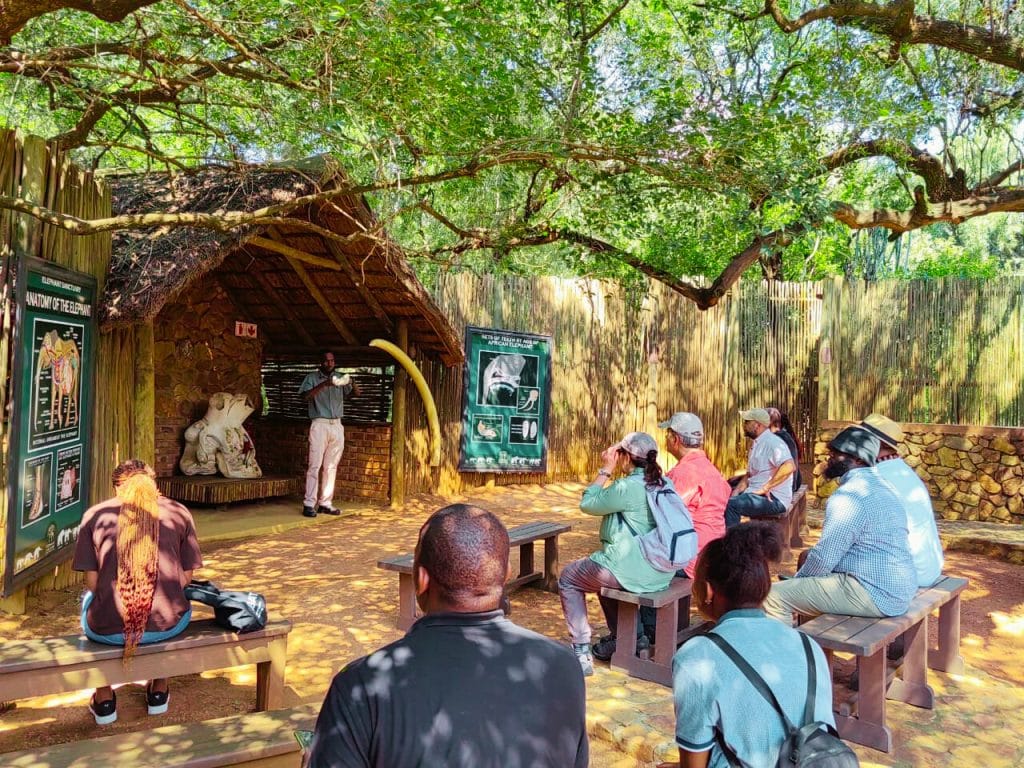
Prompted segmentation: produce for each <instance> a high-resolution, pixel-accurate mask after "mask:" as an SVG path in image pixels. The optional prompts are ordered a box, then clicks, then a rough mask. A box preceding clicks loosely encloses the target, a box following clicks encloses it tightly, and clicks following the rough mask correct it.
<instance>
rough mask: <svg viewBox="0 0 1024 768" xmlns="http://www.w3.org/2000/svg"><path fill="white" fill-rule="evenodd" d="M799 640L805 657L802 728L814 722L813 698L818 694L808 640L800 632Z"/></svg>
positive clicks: (815, 673) (811, 652)
mask: <svg viewBox="0 0 1024 768" xmlns="http://www.w3.org/2000/svg"><path fill="white" fill-rule="evenodd" d="M800 640H801V641H802V642H803V644H804V653H805V654H806V655H807V703H806V704H805V705H804V721H803V722H802V723H800V725H801V726H804V725H807V724H808V723H813V722H814V697H815V696H816V695H817V693H818V679H817V678H818V675H817V670H816V669H815V665H814V651H813V650H812V649H811V641H810V639H809V638H808V637H807V635H805V634H804V633H803V632H801V633H800Z"/></svg>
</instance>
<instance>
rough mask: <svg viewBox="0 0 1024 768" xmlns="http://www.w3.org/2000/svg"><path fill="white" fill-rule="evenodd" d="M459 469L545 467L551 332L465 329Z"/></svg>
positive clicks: (535, 469)
mask: <svg viewBox="0 0 1024 768" xmlns="http://www.w3.org/2000/svg"><path fill="white" fill-rule="evenodd" d="M463 382H464V387H465V389H464V392H463V402H462V443H461V450H460V452H459V470H460V471H463V472H545V471H547V434H548V415H549V412H550V397H551V337H550V336H541V335H537V334H533V333H517V332H515V331H503V330H498V329H493V328H475V327H472V326H468V327H467V328H466V368H465V372H464V376H463Z"/></svg>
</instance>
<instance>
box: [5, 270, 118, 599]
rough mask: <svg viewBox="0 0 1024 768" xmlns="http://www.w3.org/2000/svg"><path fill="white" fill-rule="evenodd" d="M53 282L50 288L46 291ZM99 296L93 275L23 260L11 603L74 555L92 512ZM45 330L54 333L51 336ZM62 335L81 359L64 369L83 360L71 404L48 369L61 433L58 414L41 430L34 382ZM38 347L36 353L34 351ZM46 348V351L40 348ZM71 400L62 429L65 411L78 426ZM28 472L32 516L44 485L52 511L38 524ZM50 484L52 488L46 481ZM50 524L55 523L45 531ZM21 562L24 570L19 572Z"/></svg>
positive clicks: (11, 468)
mask: <svg viewBox="0 0 1024 768" xmlns="http://www.w3.org/2000/svg"><path fill="white" fill-rule="evenodd" d="M30 276H31V278H32V280H33V281H38V282H39V283H41V284H43V287H36V288H34V290H33V299H34V300H35V301H38V300H39V298H40V297H42V299H43V300H42V302H41V303H38V304H37V305H35V306H29V304H28V294H29V282H30ZM47 283H49V287H46V284H47ZM96 294H97V282H96V279H95V278H94V277H93V276H92V275H87V274H83V273H81V272H74V271H72V270H69V269H65V268H63V267H60V266H58V265H56V264H53V263H52V262H48V261H44V260H42V259H36V258H30V257H23V258H21V259H19V263H18V273H17V294H16V297H15V306H14V323H13V328H14V332H13V334H12V339H11V343H12V344H13V345H14V346H13V365H12V367H11V401H10V402H11V405H12V408H11V416H10V421H9V422H8V424H9V427H10V431H9V440H10V442H9V443H8V467H7V472H8V474H7V491H8V493H7V496H8V505H7V531H6V536H7V548H6V557H5V558H4V562H3V564H2V567H3V596H4V597H6V596H8V595H10V594H11V593H13V592H14V591H16V590H17V589H19V588H20V587H22V586H24V585H26V584H29V583H31V582H33V581H35V580H36V579H38V578H39V576H40V575H42V574H43V573H44V572H45V571H47V570H48V569H50V568H52V567H53V566H54V565H56V564H58V563H60V562H63V561H64V560H66V559H68V557H70V556H71V554H72V551H73V548H74V544H75V539H76V537H77V523H76V521H77V522H81V519H82V514H83V513H84V512H85V510H86V508H87V507H88V502H89V497H90V491H91V488H90V472H91V469H92V455H91V447H92V428H93V423H92V422H93V416H94V408H93V407H94V402H95V392H96V381H95V369H96V349H97V345H98V342H99V338H98V328H97V324H96V308H97V307H96V302H97V295H96ZM46 297H50V298H49V299H47V298H46ZM79 299H81V300H79ZM70 307H74V308H78V309H80V310H81V308H84V307H88V310H87V314H84V315H83V314H81V313H80V312H75V311H70V310H69V308H70ZM37 325H38V326H39V327H38V328H37ZM58 329H62V330H61V331H58ZM44 330H47V332H46V333H43V331H44ZM40 333H43V338H42V340H40V338H37V337H38V336H39V334H40ZM54 333H56V335H55V336H52V339H53V340H56V341H57V342H58V343H60V342H64V344H65V345H66V344H67V342H69V341H70V342H71V347H72V348H73V349H74V353H73V354H69V355H67V358H68V359H67V360H65V361H64V362H63V364H64V365H72V359H73V358H77V369H76V370H77V380H76V381H74V383H73V384H72V386H71V390H72V392H73V397H70V398H69V396H68V395H66V394H65V395H61V394H60V393H59V392H57V394H56V395H55V391H56V387H57V386H58V384H57V383H56V381H57V380H56V378H55V377H56V376H57V370H58V369H57V368H55V367H50V368H49V370H48V374H49V388H48V389H47V390H46V392H47V394H48V397H49V400H50V405H51V409H52V408H53V399H54V397H56V398H57V406H56V411H57V417H56V419H57V423H58V427H57V428H56V429H54V427H53V416H52V410H51V417H50V424H49V426H48V427H41V426H40V424H41V422H42V421H45V420H46V414H45V413H44V414H43V415H42V416H41V417H40V415H39V412H38V408H37V406H39V404H40V402H41V397H40V391H42V385H41V384H40V382H39V381H35V379H34V377H32V375H31V374H32V370H33V369H35V368H37V367H38V362H37V356H38V357H40V358H41V354H42V353H41V351H40V350H41V349H42V346H45V345H46V343H47V337H50V336H51V335H52V334H54ZM76 334H77V335H76ZM30 345H32V347H33V349H31V350H29V346H30ZM40 345H42V346H41V347H40V350H37V349H35V347H36V346H40ZM47 349H49V347H47ZM65 350H66V347H65ZM72 367H74V366H72ZM27 379H28V382H27V381H26V380H27ZM33 383H34V384H35V387H34V388H33ZM26 384H27V386H26ZM69 400H70V401H73V403H74V411H75V421H74V428H71V427H69V426H68V425H67V424H64V425H61V424H60V419H61V416H60V414H61V413H62V412H64V413H65V415H64V418H65V419H70V413H71V410H72V405H71V402H69ZM47 432H49V433H50V434H47ZM44 467H46V472H45V473H44V472H43V468H44ZM62 467H63V468H64V470H65V472H64V473H63V474H62V475H61V477H62V480H61V481H60V482H61V491H60V492H58V490H57V486H58V482H59V481H58V475H59V474H61V472H60V470H61V468H62ZM28 469H35V470H36V473H35V476H34V482H33V484H32V489H31V494H32V495H31V498H32V500H33V501H32V505H31V506H32V507H33V510H32V513H34V508H35V505H36V500H38V499H40V486H42V487H43V488H44V489H45V495H46V499H45V502H44V501H40V502H39V504H40V508H41V509H42V505H43V504H44V503H45V504H46V505H47V506H46V507H45V510H46V514H45V515H42V516H41V517H40V519H39V520H37V521H34V520H32V518H31V514H30V516H29V517H28V518H27V519H23V518H24V517H25V516H24V514H23V513H24V512H25V508H26V505H27V504H28V499H29V498H30V495H29V493H30V492H29V488H28V486H29V483H28V481H27V480H26V477H27V475H28V472H27V470H28ZM44 477H45V482H42V480H43V479H44ZM47 520H48V521H49V522H47V524H46V525H45V526H42V524H43V523H44V522H46V521H47ZM58 524H60V530H59V531H58V528H57V526H58ZM23 529H28V530H29V531H38V530H42V531H43V533H42V534H41V535H39V534H37V533H22V534H20V536H19V532H20V531H22V530H23ZM26 539H31V543H36V548H35V549H34V550H29V551H31V552H32V553H33V554H34V555H35V557H34V558H33V559H32V561H31V563H30V564H28V565H25V564H24V562H25V561H24V560H19V553H21V552H26V549H25V544H24V541H25V540H26ZM19 541H21V543H20V544H19ZM19 562H21V563H22V567H21V568H20V569H18V570H17V571H16V566H17V565H18V563H19Z"/></svg>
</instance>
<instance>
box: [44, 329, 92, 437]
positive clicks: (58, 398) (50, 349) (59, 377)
mask: <svg viewBox="0 0 1024 768" xmlns="http://www.w3.org/2000/svg"><path fill="white" fill-rule="evenodd" d="M81 367H82V361H81V357H80V355H79V352H78V345H77V344H76V343H75V341H74V339H62V338H61V337H60V334H59V333H58V332H57V331H48V332H47V333H46V334H44V335H43V345H42V347H40V349H39V361H38V363H37V365H36V387H37V389H38V387H39V381H40V380H41V378H42V375H43V371H44V370H47V369H48V370H49V371H50V382H51V386H50V425H49V428H50V429H53V428H54V425H55V424H56V426H58V427H68V426H71V425H72V424H75V423H77V422H78V377H79V375H80V373H81ZM72 411H73V412H74V416H72Z"/></svg>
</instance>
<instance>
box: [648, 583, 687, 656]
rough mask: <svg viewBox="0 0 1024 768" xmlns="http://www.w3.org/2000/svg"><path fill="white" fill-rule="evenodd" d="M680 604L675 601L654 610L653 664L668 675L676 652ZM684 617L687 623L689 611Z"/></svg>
mask: <svg viewBox="0 0 1024 768" xmlns="http://www.w3.org/2000/svg"><path fill="white" fill-rule="evenodd" d="M681 602H682V600H676V601H675V602H672V603H669V604H668V605H663V606H661V608H655V609H654V637H655V639H656V640H657V642H656V643H655V644H654V657H653V658H654V663H655V664H657V665H659V666H662V667H665V668H667V669H668V670H669V673H670V674H671V671H672V656H673V655H674V654H675V652H676V637H678V634H679V604H680V603H681ZM687 602H689V598H687ZM687 608H689V606H687ZM686 615H687V622H689V615H690V614H689V610H687V614H686ZM673 630H675V631H673Z"/></svg>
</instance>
